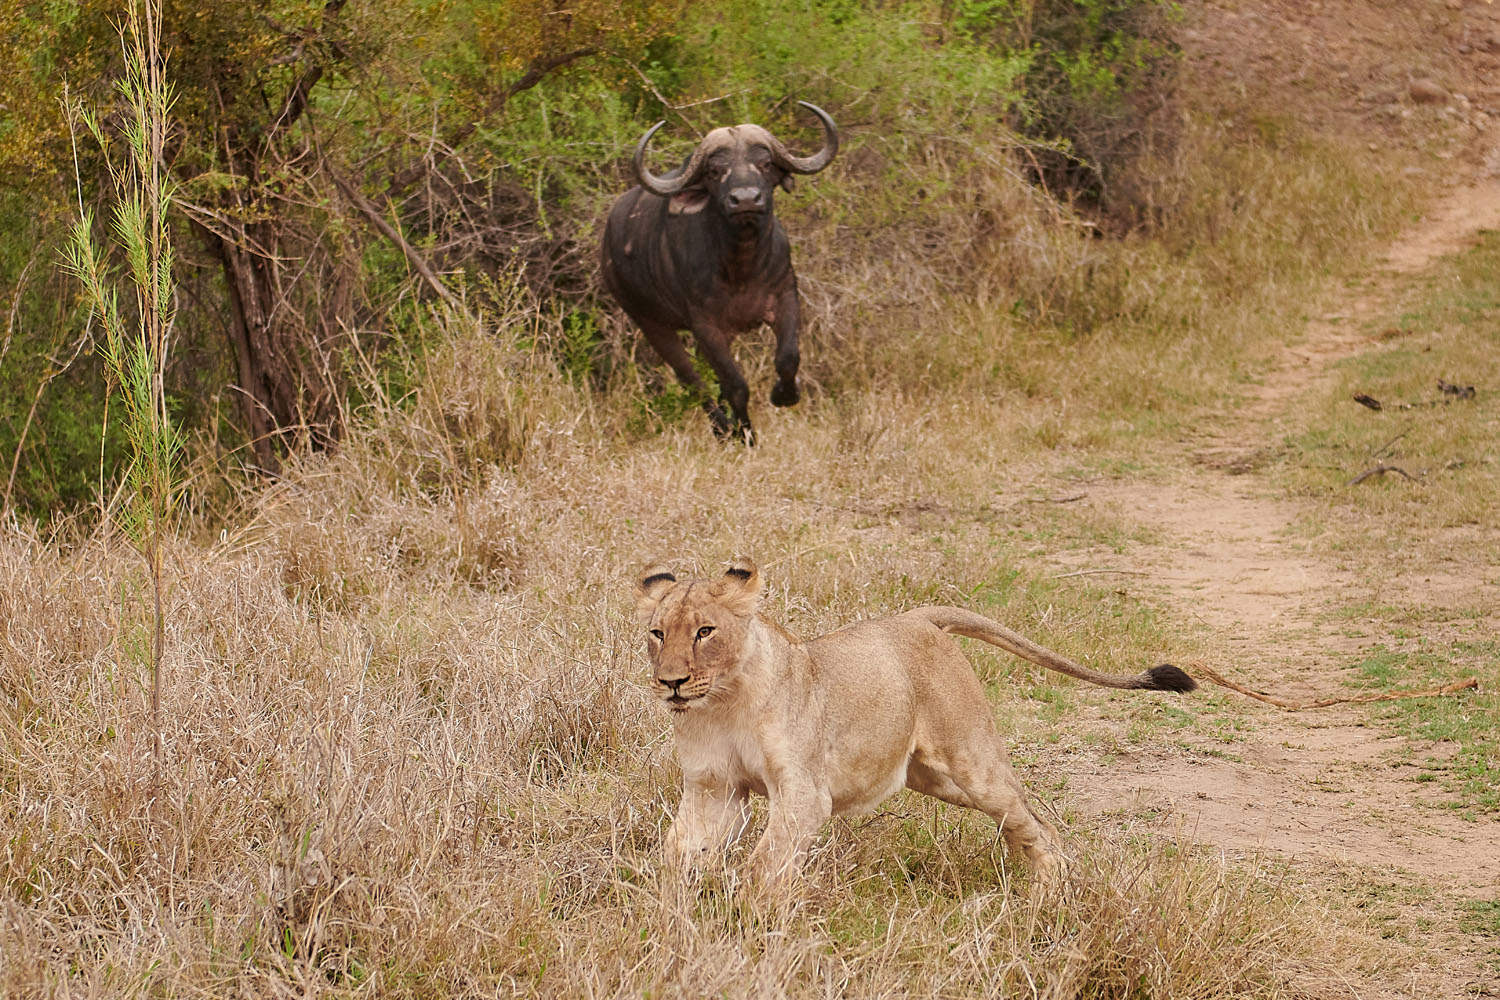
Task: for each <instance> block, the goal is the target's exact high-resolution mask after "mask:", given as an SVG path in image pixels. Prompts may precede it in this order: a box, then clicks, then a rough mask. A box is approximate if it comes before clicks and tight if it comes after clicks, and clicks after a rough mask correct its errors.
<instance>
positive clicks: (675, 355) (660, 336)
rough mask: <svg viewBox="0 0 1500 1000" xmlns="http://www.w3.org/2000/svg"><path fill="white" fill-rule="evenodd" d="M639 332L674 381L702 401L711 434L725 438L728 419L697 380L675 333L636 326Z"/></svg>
mask: <svg viewBox="0 0 1500 1000" xmlns="http://www.w3.org/2000/svg"><path fill="white" fill-rule="evenodd" d="M639 325H640V328H641V332H642V333H643V334H645V335H646V340H647V342H648V343H650V344H651V346H652V348H653V349H655V351H656V353H657V354H658V355H660V356H661V359H662V360H663V361H665V362H666V363H667V364H668V365H669V366H670V367H671V369H672V371H673V372H675V373H676V375H677V381H679V382H681V383H682V384H683V385H685V386H687V387H688V388H689V389H691V390H693V391H694V392H696V393H697V394H698V398H699V399H700V400H701V401H702V404H703V412H705V413H707V414H708V419H709V420H711V421H713V425H714V433H715V434H717V435H718V436H719V437H725V436H727V435H728V434H729V433H730V429H731V428H730V424H729V418H728V417H726V416H725V415H724V411H723V409H722V408H720V406H719V404H718V403H716V402H714V400H713V398H712V397H711V396H709V394H708V386H706V385H704V384H703V380H702V379H701V378H699V377H698V369H697V368H694V367H693V357H692V355H690V354H689V353H688V351H687V347H686V346H685V345H684V344H683V342H682V338H681V337H680V336H678V335H677V331H676V330H673V329H670V328H668V327H664V326H654V325H652V326H648V325H647V324H645V323H641V324H639Z"/></svg>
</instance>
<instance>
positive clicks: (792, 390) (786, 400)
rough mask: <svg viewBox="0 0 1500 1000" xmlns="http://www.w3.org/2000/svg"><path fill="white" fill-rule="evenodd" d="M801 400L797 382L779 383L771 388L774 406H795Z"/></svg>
mask: <svg viewBox="0 0 1500 1000" xmlns="http://www.w3.org/2000/svg"><path fill="white" fill-rule="evenodd" d="M801 398H802V393H801V392H800V391H798V389H797V383H796V382H777V383H776V384H775V385H774V386H772V387H771V405H772V406H795V405H796V404H797V400H799V399H801Z"/></svg>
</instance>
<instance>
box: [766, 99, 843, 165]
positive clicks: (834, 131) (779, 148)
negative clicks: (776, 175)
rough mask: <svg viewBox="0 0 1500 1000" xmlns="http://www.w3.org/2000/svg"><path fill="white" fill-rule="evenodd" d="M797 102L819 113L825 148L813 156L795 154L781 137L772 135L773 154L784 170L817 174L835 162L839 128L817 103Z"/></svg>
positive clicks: (814, 112) (816, 113)
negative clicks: (782, 141) (789, 150)
mask: <svg viewBox="0 0 1500 1000" xmlns="http://www.w3.org/2000/svg"><path fill="white" fill-rule="evenodd" d="M797 103H798V104H800V105H802V106H803V107H804V108H806V109H807V110H809V111H811V112H812V113H813V114H815V115H817V116H818V120H819V121H820V122H822V123H823V148H822V149H820V150H818V151H817V152H816V153H814V154H813V155H811V156H793V155H792V154H791V153H789V152H787V149H786V147H785V146H783V145H782V144H781V140H780V139H777V138H776V137H775V136H772V137H771V141H772V143H773V145H772V146H771V155H772V156H774V157H775V158H776V163H777V165H778V166H780V167H781V168H782V169H784V170H790V171H791V172H792V173H794V174H815V173H817V172H818V171H819V170H822V169H823V168H824V167H826V166H828V164H830V163H832V162H833V157H834V154H835V153H837V152H838V151H839V130H838V127H837V126H835V125H834V124H833V119H832V118H829V117H828V112H826V111H824V110H823V109H822V108H820V107H818V106H817V105H816V104H809V103H807V102H806V101H798V102H797Z"/></svg>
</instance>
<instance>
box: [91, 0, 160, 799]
mask: <svg viewBox="0 0 1500 1000" xmlns="http://www.w3.org/2000/svg"><path fill="white" fill-rule="evenodd" d="M118 28H119V33H120V41H121V46H122V49H123V54H124V66H125V72H124V76H123V78H122V79H121V80H120V81H119V83H118V89H119V95H120V98H121V100H122V108H121V110H120V113H119V114H118V115H114V116H111V117H110V119H109V127H108V128H106V126H105V122H104V119H102V118H101V116H100V115H99V113H98V111H97V109H90V108H88V107H85V106H84V104H83V103H82V102H76V101H69V102H68V108H67V111H68V117H69V121H70V122H71V124H72V126H73V133H74V157H75V175H77V176H80V177H81V174H79V173H78V171H77V164H76V159H77V133H78V129H79V126H82V128H83V129H85V130H86V131H87V132H88V133H89V135H90V136H91V137H92V138H93V140H94V142H95V143H97V144H98V146H99V150H100V153H101V154H102V157H103V159H104V162H105V163H106V165H107V167H108V176H109V179H110V187H111V191H110V192H109V198H110V201H111V202H112V205H111V220H110V227H109V229H110V235H111V237H112V238H113V242H114V244H115V245H116V247H117V248H118V251H119V252H120V253H122V254H123V256H124V261H125V270H126V271H127V275H126V277H125V278H124V279H123V280H121V279H120V278H119V277H118V276H117V274H116V273H115V267H114V265H113V264H112V263H111V260H110V253H109V251H108V250H107V249H105V248H104V247H101V246H100V244H99V243H98V242H96V239H95V235H94V216H93V212H92V211H91V210H89V209H88V208H86V207H85V205H84V199H83V189H82V181H81V179H80V180H79V182H78V183H79V193H78V212H79V218H78V220H77V222H76V223H75V224H74V225H73V227H72V230H71V233H70V235H69V239H68V241H67V243H66V244H65V248H64V266H65V267H66V269H67V270H68V271H69V272H70V273H72V274H73V275H74V276H75V277H77V278H78V280H79V282H80V283H81V284H82V286H83V294H84V298H85V301H86V302H87V303H88V304H89V306H90V308H91V310H92V318H93V320H94V321H96V322H97V323H98V325H99V327H100V329H101V330H102V333H103V337H102V342H101V343H100V351H101V355H102V357H103V358H104V361H105V366H106V371H107V373H108V379H109V388H108V391H109V392H110V393H111V394H118V396H119V398H120V400H121V403H122V405H123V409H124V412H125V431H126V438H127V440H128V441H129V444H130V454H131V463H130V466H129V468H128V469H127V471H126V474H125V479H124V482H123V483H122V484H121V486H120V490H119V493H118V494H117V495H116V498H115V500H113V501H106V500H105V499H104V493H103V491H102V489H101V496H100V504H101V506H102V507H103V511H102V513H103V514H104V515H105V517H106V518H109V519H112V520H113V521H114V522H115V523H117V524H118V525H119V526H120V527H121V528H122V529H123V530H124V532H125V534H126V536H127V537H129V538H130V540H131V542H132V544H133V545H134V546H135V547H136V548H137V549H138V550H139V551H140V553H141V555H142V556H143V557H144V558H145V560H146V565H147V569H148V571H149V574H150V581H151V607H152V641H151V728H152V731H153V739H152V746H153V773H154V774H155V775H156V776H158V777H159V776H160V774H161V757H162V745H161V674H162V655H163V645H164V638H165V626H166V621H165V614H164V611H163V601H162V589H163V581H162V568H163V555H164V551H163V550H164V546H165V545H166V543H167V541H168V540H169V538H170V536H171V533H172V531H173V528H174V524H175V521H176V517H177V514H178V510H179V501H180V499H181V494H182V488H183V484H182V482H181V480H180V479H179V478H178V476H177V471H176V465H177V460H178V458H179V456H180V453H181V450H182V439H181V436H180V434H179V432H178V430H177V428H176V427H175V426H174V425H173V423H172V417H171V413H170V412H169V410H168V406H167V394H166V389H165V385H164V374H165V371H166V365H167V358H168V356H169V354H170V352H171V342H172V327H173V321H174V318H175V315H176V305H175V300H174V286H173V282H172V262H173V253H172V241H171V233H170V232H169V227H168V219H167V213H168V210H169V208H170V207H171V203H172V183H171V179H170V175H169V173H168V171H167V168H166V165H165V164H166V144H167V140H168V114H169V112H170V111H171V106H172V90H171V87H170V85H169V84H168V82H167V80H166V75H165V69H166V62H165V55H164V53H163V52H162V50H161V3H160V0H129V3H128V5H127V7H126V10H125V16H124V17H123V18H122V20H121V22H120V24H119V25H118ZM65 100H66V98H65ZM119 147H123V151H122V152H117V151H116V150H117V149H118V148H119ZM122 288H123V289H124V290H125V292H124V294H125V295H127V296H128V299H127V301H126V302H125V303H124V305H123V306H122V302H121V295H122Z"/></svg>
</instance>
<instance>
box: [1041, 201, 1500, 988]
mask: <svg viewBox="0 0 1500 1000" xmlns="http://www.w3.org/2000/svg"><path fill="white" fill-rule="evenodd" d="M1495 227H1500V181H1497V182H1491V183H1488V184H1484V185H1481V186H1477V187H1464V188H1461V189H1456V190H1454V191H1452V192H1451V193H1450V194H1449V195H1448V196H1447V197H1446V198H1444V199H1443V200H1442V201H1441V202H1440V203H1439V204H1438V205H1437V206H1436V207H1435V209H1434V210H1433V211H1431V212H1430V213H1429V214H1428V215H1427V217H1426V218H1425V219H1424V220H1423V221H1422V222H1421V223H1420V224H1418V225H1417V226H1416V227H1415V228H1413V229H1412V230H1411V231H1410V232H1409V233H1407V234H1406V235H1405V236H1404V237H1403V238H1402V239H1400V240H1399V241H1398V242H1397V243H1396V244H1395V245H1393V246H1392V248H1391V250H1390V253H1389V254H1388V255H1387V258H1386V261H1385V264H1384V266H1383V268H1381V269H1380V270H1378V271H1377V272H1375V273H1373V274H1372V275H1371V277H1370V279H1369V280H1368V281H1367V282H1366V283H1365V285H1364V287H1362V288H1358V289H1353V290H1349V291H1347V292H1345V293H1343V296H1342V298H1341V300H1339V301H1335V302H1333V303H1332V307H1331V308H1329V309H1327V310H1326V311H1325V313H1324V318H1322V319H1319V320H1317V321H1315V322H1313V323H1311V324H1310V325H1309V327H1308V329H1307V330H1306V333H1305V336H1304V337H1302V338H1301V339H1300V340H1299V341H1297V342H1296V343H1294V344H1292V345H1290V346H1288V347H1287V348H1286V349H1285V352H1284V354H1283V356H1282V357H1281V358H1280V359H1279V360H1278V361H1277V362H1276V363H1275V364H1274V365H1273V367H1272V368H1271V370H1269V371H1268V372H1267V373H1266V376H1265V378H1264V381H1263V384H1261V385H1259V386H1256V387H1254V388H1251V389H1248V390H1247V393H1246V396H1245V398H1244V400H1243V405H1242V406H1240V407H1239V408H1238V409H1237V410H1236V411H1235V412H1233V413H1231V414H1228V415H1222V416H1218V417H1216V418H1215V419H1214V420H1213V421H1205V423H1211V424H1212V426H1213V428H1214V429H1213V430H1212V431H1211V432H1206V433H1203V434H1202V435H1201V437H1200V438H1198V439H1197V440H1193V441H1189V442H1185V443H1184V444H1183V445H1182V446H1181V452H1180V454H1178V455H1176V456H1172V457H1171V460H1172V462H1173V464H1174V465H1176V466H1178V470H1177V471H1176V472H1174V473H1173V474H1172V475H1171V476H1170V477H1168V481H1166V482H1163V481H1161V480H1159V479H1153V480H1152V481H1150V482H1130V481H1122V482H1113V483H1106V484H1098V485H1095V486H1094V487H1091V488H1090V492H1089V495H1088V498H1087V500H1086V501H1085V502H1087V503H1090V504H1093V505H1096V506H1097V507H1098V508H1099V509H1101V510H1103V511H1107V512H1109V513H1110V514H1111V515H1112V516H1114V517H1118V518H1121V519H1123V520H1125V521H1127V522H1132V521H1133V522H1135V523H1138V524H1140V525H1142V526H1145V527H1147V528H1149V529H1150V531H1149V534H1150V536H1151V537H1154V538H1156V539H1158V541H1157V542H1156V543H1154V544H1151V545H1138V546H1135V547H1133V548H1131V549H1128V550H1127V551H1126V552H1125V553H1124V554H1123V555H1115V554H1111V555H1109V557H1108V558H1107V562H1105V563H1100V565H1109V566H1111V567H1115V568H1118V569H1122V570H1127V571H1135V572H1142V573H1146V574H1149V575H1147V576H1142V577H1140V580H1141V581H1149V583H1143V584H1138V583H1132V584H1131V586H1133V587H1134V586H1146V587H1151V588H1155V589H1156V590H1157V597H1158V599H1160V600H1162V601H1163V602H1164V603H1165V604H1167V605H1168V606H1170V607H1173V608H1175V609H1177V611H1178V612H1179V613H1183V614H1189V615H1191V616H1193V617H1195V618H1197V619H1198V620H1199V621H1200V622H1201V623H1202V624H1203V625H1204V626H1205V627H1206V629H1207V630H1208V632H1209V634H1210V635H1213V636H1216V637H1218V639H1219V640H1220V648H1221V649H1222V653H1223V657H1224V659H1223V661H1222V662H1221V664H1219V666H1220V668H1221V669H1222V670H1224V672H1226V673H1229V674H1230V675H1231V676H1234V677H1237V678H1239V679H1240V680H1241V681H1242V682H1244V683H1247V684H1249V685H1251V686H1252V687H1256V688H1259V689H1261V690H1274V691H1276V692H1278V693H1281V694H1283V695H1284V696H1287V697H1292V698H1304V697H1311V696H1314V694H1315V693H1318V694H1322V695H1324V696H1326V695H1328V694H1329V693H1337V692H1338V691H1339V689H1340V684H1339V680H1340V678H1339V676H1338V675H1339V672H1340V671H1341V670H1344V669H1347V666H1348V664H1349V663H1351V661H1353V660H1354V659H1356V657H1355V656H1354V654H1357V653H1358V652H1359V651H1360V650H1362V649H1367V648H1369V647H1370V646H1371V645H1373V644H1374V643H1376V642H1377V641H1379V639H1380V638H1382V637H1381V636H1380V635H1378V634H1377V633H1378V631H1379V628H1380V626H1379V625H1373V626H1366V625H1364V624H1363V623H1361V622H1360V621H1359V620H1358V619H1357V618H1355V619H1351V618H1349V617H1348V616H1347V615H1342V616H1340V615H1336V614H1334V612H1336V611H1338V610H1339V609H1343V608H1347V607H1349V606H1350V605H1351V604H1353V603H1355V602H1357V601H1360V600H1364V599H1371V600H1379V601H1386V602H1389V601H1391V600H1420V601H1421V602H1422V603H1423V604H1426V605H1429V606H1436V607H1443V606H1454V607H1458V606H1464V604H1465V602H1466V601H1469V602H1472V601H1475V600H1478V599H1481V598H1476V595H1481V594H1483V593H1485V592H1486V590H1487V591H1489V592H1492V591H1493V590H1494V588H1493V587H1492V586H1491V587H1486V582H1485V580H1484V577H1483V567H1478V566H1476V567H1475V568H1474V569H1473V571H1472V572H1473V576H1472V579H1471V578H1467V577H1463V576H1462V575H1461V571H1460V575H1459V576H1456V577H1453V578H1451V579H1448V578H1445V579H1443V580H1441V581H1437V582H1436V584H1435V585H1434V584H1433V583H1430V582H1428V581H1427V580H1411V579H1408V580H1399V579H1398V580H1396V581H1394V582H1393V581H1391V580H1372V579H1364V578H1360V577H1357V576H1355V575H1353V573H1352V572H1351V571H1348V570H1344V569H1340V568H1339V567H1337V566H1335V565H1331V564H1330V563H1329V562H1327V561H1326V560H1324V559H1320V558H1319V557H1318V556H1317V555H1316V554H1314V553H1311V552H1309V551H1308V550H1307V548H1306V547H1305V546H1302V545H1299V544H1297V541H1296V538H1295V537H1294V536H1293V535H1292V534H1291V532H1290V529H1291V528H1292V527H1293V525H1295V524H1296V523H1297V522H1298V521H1299V519H1301V518H1304V517H1306V516H1309V515H1310V514H1311V513H1312V511H1311V509H1310V508H1307V507H1304V506H1303V505H1301V504H1299V503H1298V502H1296V501H1295V500H1291V499H1287V498H1286V497H1284V496H1281V495H1278V494H1276V493H1274V492H1272V491H1271V490H1270V489H1269V487H1268V486H1267V484H1266V483H1265V482H1264V481H1263V480H1262V478H1261V477H1260V476H1259V475H1257V473H1256V471H1255V470H1256V467H1257V462H1256V461H1255V456H1256V453H1257V451H1258V450H1259V448H1260V447H1261V443H1262V442H1269V441H1275V440H1278V439H1279V437H1280V430H1281V428H1280V426H1279V425H1280V424H1281V423H1282V422H1283V421H1284V420H1286V419H1288V417H1289V415H1290V414H1291V412H1292V410H1293V408H1294V407H1295V406H1296V404H1297V401H1298V400H1299V399H1303V398H1307V396H1308V395H1309V394H1316V393H1318V392H1319V390H1320V389H1321V388H1322V387H1323V385H1324V383H1325V380H1327V379H1330V378H1332V377H1333V373H1334V366H1335V364H1336V363H1337V362H1338V361H1340V360H1342V359H1344V358H1347V357H1349V356H1352V355H1354V354H1356V353H1358V352H1360V351H1362V350H1364V349H1366V348H1368V347H1369V346H1370V344H1369V342H1368V341H1367V340H1366V339H1365V338H1364V337H1363V336H1362V335H1361V330H1362V328H1363V326H1364V324H1363V323H1362V321H1363V320H1366V319H1370V318H1373V317H1375V316H1377V315H1378V314H1379V312H1380V311H1381V310H1382V308H1383V307H1384V306H1385V305H1386V304H1387V303H1388V302H1389V297H1390V295H1391V294H1392V291H1393V289H1394V287H1395V284H1396V280H1397V279H1398V278H1399V277H1400V276H1401V275H1403V274H1409V273H1416V272H1420V271H1421V270H1422V269H1424V268H1425V267H1427V266H1428V265H1429V264H1430V263H1432V262H1433V261H1434V260H1435V259H1436V258H1438V257H1440V256H1442V255H1445V254H1448V253H1452V252H1456V251H1458V250H1461V249H1462V248H1463V247H1464V246H1465V245H1466V244H1467V242H1468V241H1469V240H1471V239H1472V238H1473V237H1474V235H1475V234H1476V233H1477V232H1478V231H1479V230H1480V229H1483V228H1495ZM1098 558H1103V557H1098ZM1069 568H1075V569H1076V568H1078V567H1069ZM1492 597H1493V594H1492V593H1491V595H1490V599H1492ZM1468 606H1469V607H1474V606H1483V605H1482V604H1479V605H1475V604H1472V603H1470V604H1468ZM1248 711H1249V712H1250V713H1251V715H1252V717H1253V727H1251V728H1250V729H1249V730H1248V731H1246V732H1244V733H1243V734H1239V735H1242V736H1243V740H1242V741H1241V740H1235V741H1234V742H1231V743H1219V744H1215V743H1213V742H1212V741H1211V740H1205V739H1201V738H1189V739H1186V740H1185V741H1184V745H1183V747H1182V748H1180V749H1166V750H1161V751H1159V752H1154V753H1147V754H1137V755H1133V756H1131V755H1125V756H1121V755H1119V754H1118V753H1108V754H1106V753H1105V752H1102V751H1093V750H1087V749H1085V750H1079V751H1076V752H1075V753H1074V754H1072V755H1070V760H1068V762H1067V763H1066V765H1065V766H1066V768H1067V770H1068V774H1069V789H1070V794H1069V804H1070V805H1071V806H1073V807H1074V808H1076V809H1078V810H1079V811H1080V812H1082V813H1083V814H1085V815H1091V816H1093V817H1095V819H1096V821H1099V822H1110V821H1113V822H1117V823H1141V822H1147V823H1150V824H1151V825H1152V826H1154V827H1155V828H1156V829H1158V831H1169V832H1172V833H1177V834H1180V835H1182V836H1185V837H1186V838H1188V839H1190V840H1194V841H1197V842H1199V843H1203V844H1209V845H1214V846H1216V847H1218V848H1221V849H1226V850H1233V851H1240V850H1246V851H1264V852H1270V853H1273V854H1274V855H1275V856H1278V857H1280V858H1283V859H1286V860H1288V861H1289V862H1290V863H1292V864H1293V865H1294V866H1295V867H1298V868H1300V869H1303V870H1308V871H1311V870H1316V869H1317V868H1319V867H1320V866H1321V867H1328V866H1329V864H1330V863H1332V864H1334V865H1336V866H1340V867H1341V870H1346V871H1347V870H1349V869H1352V870H1354V871H1355V872H1356V875H1355V876H1353V878H1355V880H1356V881H1364V882H1369V881H1371V880H1373V881H1375V882H1380V883H1384V884H1387V885H1390V886H1395V887H1397V888H1398V889H1399V890H1400V891H1401V892H1405V893H1407V894H1409V895H1410V896H1411V897H1412V898H1414V899H1420V900H1421V901H1422V902H1421V903H1420V904H1419V908H1426V909H1427V911H1428V912H1430V913H1433V914H1447V916H1448V918H1449V919H1447V921H1446V923H1447V925H1448V926H1449V927H1450V928H1451V927H1452V924H1453V921H1452V919H1451V915H1452V914H1453V913H1454V912H1457V910H1458V909H1459V907H1460V906H1461V905H1462V903H1463V902H1464V901H1465V900H1467V899H1475V898H1484V899H1495V898H1497V897H1500V824H1495V823H1493V822H1489V821H1487V820H1481V821H1480V822H1469V821H1466V820H1464V819H1463V818H1461V817H1459V816H1457V815H1455V813H1454V812H1453V811H1452V810H1451V809H1445V808H1440V807H1438V806H1437V803H1438V800H1439V799H1441V798H1442V797H1443V795H1442V793H1441V791H1440V790H1437V789H1435V788H1434V786H1433V785H1432V784H1421V783H1418V782H1416V781H1415V780H1414V779H1415V776H1416V774H1417V772H1418V770H1420V765H1421V763H1422V761H1423V759H1425V758H1426V757H1428V756H1433V755H1435V754H1434V752H1432V751H1429V750H1428V749H1425V748H1424V749H1422V750H1420V751H1419V752H1418V753H1417V754H1415V755H1409V754H1408V753H1407V752H1406V751H1407V741H1406V740H1404V739H1399V738H1390V737H1387V736H1385V735H1383V734H1382V733H1381V732H1380V731H1378V730H1376V729H1372V728H1370V727H1367V726H1366V725H1364V723H1363V720H1364V719H1365V717H1366V713H1365V712H1364V711H1363V710H1362V709H1359V708H1331V709H1321V710H1317V711H1312V712H1305V713H1283V712H1280V711H1278V710H1276V709H1272V708H1269V707H1266V706H1258V705H1257V706H1254V707H1251V708H1249V709H1248ZM1437 755H1440V751H1438V752H1437ZM1438 923H1439V924H1441V923H1442V921H1438ZM1437 936H1438V937H1441V938H1443V939H1442V940H1439V941H1437V942H1436V943H1437V945H1438V947H1439V948H1440V949H1441V950H1442V952H1443V953H1444V958H1445V961H1444V962H1443V963H1441V966H1434V967H1433V968H1431V969H1418V970H1413V976H1414V979H1413V980H1412V981H1411V982H1405V983H1402V984H1399V987H1398V985H1397V984H1391V987H1390V989H1389V991H1387V990H1385V988H1384V987H1382V986H1380V985H1378V984H1377V985H1372V986H1369V987H1368V988H1364V987H1362V988H1360V989H1355V990H1353V992H1354V993H1355V994H1356V995H1361V996H1363V995H1381V994H1386V993H1387V992H1388V995H1401V996H1406V995H1410V994H1409V993H1408V991H1409V990H1411V989H1413V988H1415V989H1417V990H1418V991H1419V992H1418V994H1417V995H1427V996H1473V995H1475V994H1476V992H1478V993H1479V994H1480V995H1488V992H1489V991H1493V992H1495V993H1500V977H1497V975H1496V973H1495V969H1494V967H1493V965H1487V964H1486V963H1485V962H1484V961H1482V958H1483V956H1482V955H1480V954H1479V952H1480V951H1481V950H1482V948H1480V946H1478V945H1476V944H1475V941H1474V938H1473V937H1472V935H1461V934H1456V933H1451V932H1449V933H1447V934H1446V935H1442V934H1441V933H1439V934H1438V935H1437ZM1369 990H1374V991H1375V992H1373V993H1372V992H1369Z"/></svg>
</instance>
